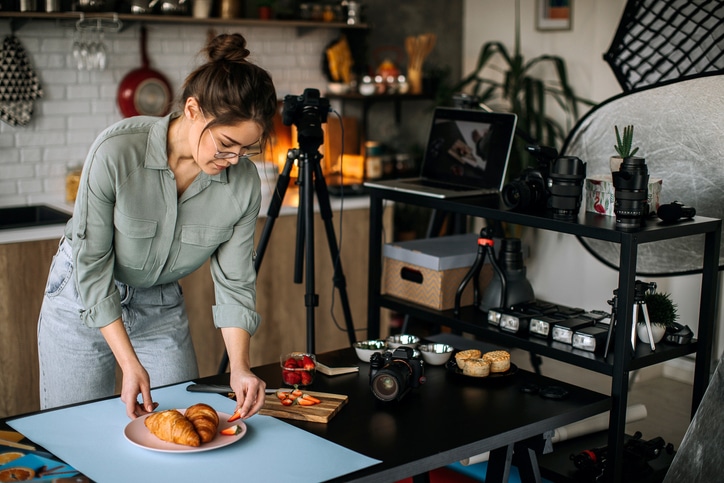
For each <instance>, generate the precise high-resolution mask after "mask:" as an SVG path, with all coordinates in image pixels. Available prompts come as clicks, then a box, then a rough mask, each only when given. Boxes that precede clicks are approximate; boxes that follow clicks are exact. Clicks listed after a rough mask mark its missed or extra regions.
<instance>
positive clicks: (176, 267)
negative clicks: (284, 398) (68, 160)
mask: <svg viewBox="0 0 724 483" xmlns="http://www.w3.org/2000/svg"><path fill="white" fill-rule="evenodd" d="M206 54H207V55H208V59H209V60H208V62H207V63H206V64H204V65H202V66H200V67H199V68H197V69H196V70H195V71H194V72H192V73H191V74H190V75H189V76H188V78H187V79H186V81H185V83H184V86H183V95H182V102H183V110H182V111H180V112H174V113H172V114H170V115H168V116H166V117H163V118H152V117H134V118H130V119H125V120H123V121H120V122H119V123H117V124H115V125H113V126H111V127H110V128H108V129H106V130H105V131H104V132H103V133H102V134H101V135H100V136H99V137H98V139H96V141H95V142H94V144H93V146H92V147H91V150H90V152H89V154H88V157H87V158H86V161H85V164H84V167H83V174H82V178H81V184H80V188H79V190H78V197H77V199H76V204H75V210H74V214H73V218H72V219H71V220H70V221H69V222H68V225H67V226H66V229H65V237H64V239H62V240H61V243H60V248H59V250H58V253H57V254H56V255H55V257H54V259H53V263H52V266H51V269H50V275H49V277H48V283H47V286H46V292H45V297H44V300H43V307H42V309H41V313H40V319H39V322H38V324H39V325H38V349H39V359H40V391H41V392H40V399H41V406H42V408H49V407H56V406H60V405H65V404H70V403H74V402H78V401H84V400H89V399H94V398H99V397H103V396H108V395H112V394H113V393H114V389H115V364H116V362H117V363H118V365H119V366H120V368H121V370H122V372H123V382H122V389H121V400H122V401H123V402H124V403H125V405H126V412H127V414H128V416H129V417H130V418H132V419H133V418H136V417H138V416H141V415H143V414H147V413H149V412H152V411H153V410H154V409H155V407H156V406H157V405H158V404H157V403H154V402H153V401H152V399H151V392H150V389H151V387H152V386H153V387H156V386H161V385H166V384H171V383H176V382H180V381H185V380H189V379H193V378H196V377H198V367H197V364H196V358H195V354H194V349H193V346H192V343H191V337H190V334H189V328H188V318H187V316H186V311H185V309H184V305H183V297H182V294H181V289H180V286H179V284H178V280H179V279H181V278H182V277H184V276H186V275H188V274H190V273H191V272H193V271H194V270H196V269H197V268H198V267H199V266H201V265H202V264H203V263H204V262H205V261H206V260H209V259H210V260H211V275H212V278H213V281H214V287H215V295H216V305H215V306H214V307H213V316H214V324H215V325H216V327H218V328H220V329H221V333H222V335H223V338H224V343H225V345H226V349H227V352H228V354H229V364H230V366H229V367H230V377H231V381H230V382H231V387H232V389H233V390H234V392H235V393H236V395H237V408H236V409H237V411H239V413H240V414H241V416H242V418H247V417H249V416H252V415H253V414H255V413H256V412H257V411H258V410H259V409H260V408H261V406H262V405H263V403H264V389H265V384H264V382H263V381H261V380H259V379H258V378H257V377H256V376H254V374H253V373H252V372H251V370H250V362H249V342H250V338H251V336H252V335H253V334H254V331H255V330H256V328H257V326H258V324H259V320H260V317H259V315H258V314H257V313H256V311H255V297H256V291H255V282H256V273H255V270H254V265H253V256H254V252H253V243H254V227H255V223H256V218H257V215H258V212H259V206H260V203H261V194H260V193H261V192H260V181H259V175H258V173H257V171H256V167H255V166H254V164H253V163H252V162H250V161H249V160H248V156H251V155H253V154H255V153H258V152H259V151H260V146H263V145H264V143H265V141H266V140H267V139H268V137H269V136H270V134H271V131H272V129H273V116H274V113H275V110H276V106H277V98H276V92H275V90H274V85H273V83H272V80H271V77H270V76H269V74H268V73H267V72H266V71H264V70H263V69H261V68H260V67H258V66H256V65H254V64H252V63H250V62H249V61H247V60H246V57H247V56H248V54H249V51H248V50H247V49H246V40H245V39H244V38H243V37H242V36H241V35H238V34H232V35H220V36H218V37H216V38H214V39H212V40H211V41H210V42H209V45H208V46H207V47H206ZM139 395H140V399H139Z"/></svg>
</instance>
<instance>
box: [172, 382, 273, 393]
mask: <svg viewBox="0 0 724 483" xmlns="http://www.w3.org/2000/svg"><path fill="white" fill-rule="evenodd" d="M186 390H187V391H189V392H213V393H217V394H224V395H226V394H229V393H233V392H234V390H233V389H231V386H228V385H224V384H191V385H189V386H186ZM278 390H279V389H270V388H267V389H266V390H265V392H266V393H267V394H274V393H275V392H277V391H278Z"/></svg>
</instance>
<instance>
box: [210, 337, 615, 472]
mask: <svg viewBox="0 0 724 483" xmlns="http://www.w3.org/2000/svg"><path fill="white" fill-rule="evenodd" d="M318 359H319V360H320V361H321V362H323V363H325V364H327V365H329V366H348V365H359V366H360V371H359V373H358V374H347V375H340V376H334V377H328V376H324V375H322V374H317V377H316V378H315V381H314V383H313V385H312V386H310V387H309V390H310V391H318V392H328V393H335V394H345V395H347V396H349V401H348V403H347V404H346V405H345V406H344V407H343V408H342V409H341V411H340V412H339V413H337V414H336V415H335V416H334V417H333V418H332V420H331V421H329V423H326V424H323V423H312V422H305V421H295V420H287V421H288V422H289V424H293V425H295V426H297V427H299V428H301V429H304V430H306V431H309V432H310V433H314V434H316V435H317V436H320V437H322V438H325V439H327V440H329V441H332V442H334V443H337V444H339V445H341V446H344V447H346V448H348V449H351V450H353V451H356V452H358V453H361V454H364V455H367V456H369V457H372V458H376V459H379V460H381V461H382V463H380V464H377V465H374V466H372V467H369V468H366V469H363V470H360V471H357V472H354V473H351V474H348V475H345V476H343V477H340V478H338V479H335V480H333V481H365V480H369V481H395V480H399V479H403V478H406V477H409V476H414V475H417V474H421V473H424V472H426V471H429V470H432V469H435V468H440V467H442V466H445V465H448V464H450V463H453V462H455V461H459V460H460V459H463V458H467V457H470V456H473V455H477V454H480V453H484V452H486V451H490V450H493V449H496V448H500V447H505V446H507V445H510V444H513V443H515V442H518V441H522V440H525V439H528V438H531V437H535V436H538V435H542V434H543V433H544V432H546V431H550V430H553V429H556V428H559V427H561V426H564V425H566V424H570V423H572V422H575V421H579V420H581V419H585V418H587V417H590V416H593V415H595V414H599V413H601V412H604V411H607V410H609V409H610V398H609V397H608V396H606V395H603V394H599V393H596V392H593V391H589V390H586V389H582V388H579V387H576V386H572V385H569V384H565V383H563V382H560V381H557V380H555V379H551V378H548V377H544V376H539V375H536V374H534V373H531V372H528V371H524V370H518V371H517V372H516V373H515V375H513V376H510V377H507V378H501V379H498V380H495V379H487V378H486V379H470V380H468V378H467V377H464V378H463V377H461V376H459V375H458V376H457V377H455V376H454V375H453V374H450V373H449V372H448V371H447V370H446V369H445V367H444V366H430V365H426V366H425V376H426V377H427V382H426V383H425V384H424V385H422V386H421V387H419V388H417V389H413V390H412V391H411V392H409V393H408V394H406V395H405V396H404V397H403V398H402V400H400V401H394V402H382V401H378V400H377V399H376V398H375V397H374V395H373V394H372V392H371V391H370V388H369V364H368V363H363V362H361V361H360V360H359V359H357V357H356V355H355V352H354V351H353V350H352V349H343V350H338V351H333V352H329V353H325V354H320V355H318ZM513 362H514V361H513ZM254 372H255V373H256V374H257V375H258V376H259V377H261V378H262V379H264V380H265V381H266V382H267V385H268V387H280V385H281V384H282V381H281V371H280V368H279V364H278V363H275V364H269V365H265V366H261V367H257V368H255V369H254ZM200 382H206V383H216V384H228V374H224V375H219V376H211V377H207V378H203V379H201V380H200ZM527 384H535V385H537V386H538V387H541V388H546V387H552V386H560V387H562V388H564V389H566V390H567V391H568V395H567V397H565V398H564V399H560V400H554V399H546V398H543V397H542V396H540V395H538V394H529V393H525V392H523V391H522V390H521V389H522V388H523V387H524V386H526V385H527Z"/></svg>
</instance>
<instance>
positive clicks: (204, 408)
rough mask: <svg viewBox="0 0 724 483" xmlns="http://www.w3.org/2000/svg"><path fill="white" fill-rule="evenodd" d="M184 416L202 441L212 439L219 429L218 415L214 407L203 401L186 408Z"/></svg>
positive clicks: (206, 441) (205, 441)
mask: <svg viewBox="0 0 724 483" xmlns="http://www.w3.org/2000/svg"><path fill="white" fill-rule="evenodd" d="M185 416H186V418H187V419H188V420H189V421H191V424H193V425H194V428H195V429H196V432H197V433H199V436H200V437H201V442H202V443H208V442H209V441H211V440H212V439H214V437H215V436H216V431H218V429H219V415H218V414H217V413H216V410H215V409H214V408H212V407H211V406H209V405H208V404H204V403H198V404H194V405H193V406H191V407H189V408H188V409H187V410H186V413H185Z"/></svg>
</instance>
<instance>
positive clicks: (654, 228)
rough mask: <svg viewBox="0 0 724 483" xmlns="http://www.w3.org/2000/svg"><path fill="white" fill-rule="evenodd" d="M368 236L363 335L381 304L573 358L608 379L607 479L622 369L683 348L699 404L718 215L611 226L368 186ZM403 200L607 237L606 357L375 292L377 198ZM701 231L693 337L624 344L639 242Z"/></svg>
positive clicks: (618, 441) (617, 429)
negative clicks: (614, 308)
mask: <svg viewBox="0 0 724 483" xmlns="http://www.w3.org/2000/svg"><path fill="white" fill-rule="evenodd" d="M370 197H371V206H370V239H369V288H368V302H369V309H368V310H369V313H368V337H369V338H377V337H378V336H379V332H380V315H381V310H380V309H381V308H387V309H391V310H395V311H398V312H401V313H405V314H409V315H411V316H414V317H416V318H419V319H422V320H426V321H428V322H431V323H435V324H439V325H442V326H447V327H450V328H451V329H452V330H455V331H460V332H463V333H469V334H473V335H475V336H479V337H481V338H485V339H486V340H487V341H489V342H492V343H497V344H500V345H504V346H509V347H518V348H521V349H524V350H527V351H530V352H533V353H537V354H540V355H544V356H546V357H550V358H552V359H556V360H560V361H562V362H565V363H568V364H573V365H576V366H579V367H582V368H585V369H588V370H591V371H595V372H599V373H602V374H605V375H608V376H610V377H611V401H612V402H611V405H612V407H611V416H610V421H609V429H608V447H609V461H610V462H611V464H612V465H613V468H612V473H611V475H612V481H617V482H618V481H622V471H623V461H622V460H623V458H622V451H623V443H624V428H625V423H626V406H627V397H628V375H629V372H630V371H632V370H636V369H641V368H643V367H647V366H651V365H654V364H658V363H660V362H664V361H667V360H670V359H674V358H677V357H681V356H683V355H686V354H693V353H695V354H696V369H695V376H694V385H693V394H692V409H691V414H692V417H693V415H694V413H695V411H696V408H697V407H698V405H699V403H700V402H701V399H702V397H703V396H704V392H705V390H706V387H707V385H708V382H709V375H710V371H711V369H712V367H711V364H712V348H713V336H714V323H715V317H716V304H717V300H716V299H717V294H718V273H717V269H718V261H719V247H720V243H721V227H722V222H721V220H718V219H713V218H706V217H700V216H697V217H696V219H694V220H690V221H682V222H679V223H676V224H664V223H661V222H659V221H658V220H647V221H646V224H645V226H643V227H641V228H639V229H636V230H632V231H622V230H618V229H616V226H615V225H616V223H615V219H614V218H613V217H606V216H601V215H597V214H594V213H588V212H583V213H581V214H580V215H579V218H578V220H576V221H573V222H569V221H562V220H556V219H554V218H552V217H549V216H546V215H540V216H538V215H529V214H522V213H515V212H512V211H506V210H505V209H502V208H501V206H503V205H502V203H501V201H500V200H499V199H498V198H496V197H490V198H461V199H457V200H437V199H433V198H428V197H425V196H419V195H414V194H407V193H400V192H392V191H387V190H381V189H375V188H370ZM384 200H390V201H393V202H400V203H409V204H414V205H419V206H424V207H427V208H431V209H436V210H441V211H446V212H450V213H458V214H463V215H468V216H473V217H478V218H484V219H487V220H497V221H501V222H506V223H510V224H515V225H521V226H528V227H532V228H538V229H543V230H550V231H555V232H559V233H563V234H568V235H574V236H580V237H584V238H593V239H599V240H605V241H609V242H613V243H616V244H618V245H619V247H620V260H619V267H620V268H619V276H618V312H617V314H616V318H617V330H616V331H615V333H614V341H613V346H612V350H610V351H609V354H608V357H607V358H605V359H604V358H603V356H602V355H599V354H590V353H586V354H585V355H583V354H577V353H575V352H574V351H573V350H572V349H571V350H566V349H561V348H559V346H558V345H556V346H554V345H553V343H551V342H548V341H545V340H542V339H537V338H528V337H523V336H518V335H516V334H511V333H506V332H503V331H500V330H499V329H498V328H497V327H496V326H492V325H488V323H487V318H486V317H485V316H484V314H483V313H482V312H481V311H480V310H478V309H477V307H474V306H470V307H463V308H462V309H461V311H460V315H459V316H455V315H454V313H453V310H446V311H434V310H430V309H428V308H426V307H422V306H419V305H416V304H414V303H411V302H408V301H405V300H402V299H399V298H395V297H391V296H387V295H383V294H381V276H382V225H381V216H382V212H383V211H382V208H383V201H384ZM701 234H703V235H704V243H703V245H704V246H703V256H702V266H703V270H702V274H701V277H702V280H701V294H700V303H699V321H698V328H697V330H696V336H697V338H696V339H695V340H692V341H691V342H690V343H688V344H684V345H676V346H674V345H667V344H660V345H657V346H656V351H651V349H650V347H649V346H648V345H644V344H637V345H636V349H635V351H632V350H631V342H630V340H631V338H630V334H631V330H632V329H633V327H632V326H633V304H634V284H635V281H636V255H637V249H638V247H639V245H641V244H643V243H655V242H657V241H661V240H666V239H671V238H677V237H688V236H692V235H701Z"/></svg>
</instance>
